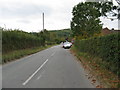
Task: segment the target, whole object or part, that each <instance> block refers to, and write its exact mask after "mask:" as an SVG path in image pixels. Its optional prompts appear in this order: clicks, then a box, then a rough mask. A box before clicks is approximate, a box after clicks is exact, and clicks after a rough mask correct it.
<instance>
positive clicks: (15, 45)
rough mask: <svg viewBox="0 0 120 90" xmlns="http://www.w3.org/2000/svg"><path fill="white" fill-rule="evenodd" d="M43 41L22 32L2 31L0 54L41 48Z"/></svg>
mask: <svg viewBox="0 0 120 90" xmlns="http://www.w3.org/2000/svg"><path fill="white" fill-rule="evenodd" d="M42 41H43V40H42V39H41V38H39V37H37V36H35V35H32V34H29V33H27V32H24V31H18V30H15V31H10V30H9V31H2V53H3V54H4V53H7V52H11V51H14V50H21V49H26V48H32V47H37V46H42V44H43V42H42Z"/></svg>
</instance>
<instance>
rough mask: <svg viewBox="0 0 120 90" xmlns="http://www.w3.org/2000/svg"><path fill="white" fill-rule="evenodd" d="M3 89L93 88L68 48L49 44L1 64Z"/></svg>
mask: <svg viewBox="0 0 120 90" xmlns="http://www.w3.org/2000/svg"><path fill="white" fill-rule="evenodd" d="M2 83H3V85H2V86H3V88H94V86H93V85H92V84H91V83H90V81H89V80H88V79H87V77H86V76H85V72H84V69H83V68H82V66H81V65H80V63H78V61H77V60H76V58H75V57H74V56H73V55H72V54H71V53H70V51H69V49H63V48H62V47H61V45H57V46H53V47H51V48H48V49H46V50H43V51H40V52H38V53H35V54H32V55H29V56H26V57H24V58H21V59H19V60H16V61H13V62H10V63H8V64H5V65H3V67H2Z"/></svg>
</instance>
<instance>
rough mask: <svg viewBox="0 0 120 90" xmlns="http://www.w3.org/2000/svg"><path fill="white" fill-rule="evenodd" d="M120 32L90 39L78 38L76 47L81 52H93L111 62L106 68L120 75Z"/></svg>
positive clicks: (94, 54)
mask: <svg viewBox="0 0 120 90" xmlns="http://www.w3.org/2000/svg"><path fill="white" fill-rule="evenodd" d="M119 44H120V33H114V34H110V35H106V36H99V37H94V38H90V39H83V40H76V41H75V47H76V48H77V49H78V50H79V51H80V52H85V53H88V54H91V55H92V56H97V57H100V58H102V60H104V61H105V62H107V63H109V65H108V66H105V67H106V69H109V70H110V71H112V72H114V73H115V74H117V75H118V76H120V69H119V68H118V66H119V65H120V56H119V55H118V54H120V47H119Z"/></svg>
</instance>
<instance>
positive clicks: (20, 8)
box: [0, 3, 52, 18]
mask: <svg viewBox="0 0 120 90" xmlns="http://www.w3.org/2000/svg"><path fill="white" fill-rule="evenodd" d="M42 12H45V13H46V15H48V16H49V15H50V14H51V13H52V9H51V8H50V7H49V6H45V5H35V4H32V3H28V4H27V3H25V4H24V3H12V4H10V5H8V4H6V5H3V4H2V5H0V17H1V18H26V17H31V16H35V15H41V13H42Z"/></svg>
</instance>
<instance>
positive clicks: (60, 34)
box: [49, 29, 72, 39]
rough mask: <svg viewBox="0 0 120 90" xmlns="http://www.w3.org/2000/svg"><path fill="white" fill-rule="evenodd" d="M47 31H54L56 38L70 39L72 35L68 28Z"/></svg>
mask: <svg viewBox="0 0 120 90" xmlns="http://www.w3.org/2000/svg"><path fill="white" fill-rule="evenodd" d="M49 32H50V33H54V34H55V35H56V36H57V37H58V38H64V39H66V38H69V39H71V36H72V31H71V30H70V29H62V30H51V31H49Z"/></svg>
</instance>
